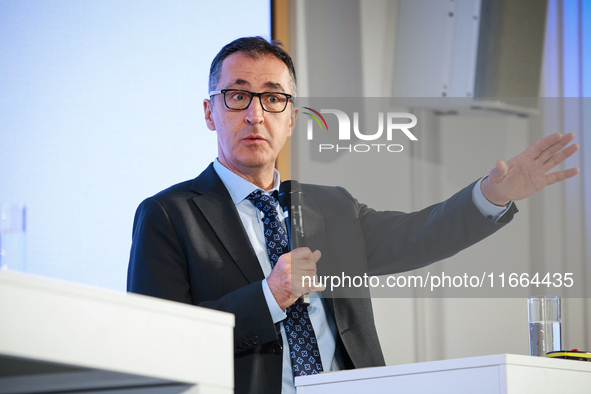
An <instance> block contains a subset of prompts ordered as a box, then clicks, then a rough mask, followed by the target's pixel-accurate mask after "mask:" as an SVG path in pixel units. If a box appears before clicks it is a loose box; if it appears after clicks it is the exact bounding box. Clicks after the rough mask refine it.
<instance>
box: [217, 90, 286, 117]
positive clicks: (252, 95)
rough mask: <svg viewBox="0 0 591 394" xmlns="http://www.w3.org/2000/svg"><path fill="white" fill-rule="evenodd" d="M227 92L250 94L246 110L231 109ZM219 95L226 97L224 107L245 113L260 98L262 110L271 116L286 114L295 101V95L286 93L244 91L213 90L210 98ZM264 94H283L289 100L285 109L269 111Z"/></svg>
mask: <svg viewBox="0 0 591 394" xmlns="http://www.w3.org/2000/svg"><path fill="white" fill-rule="evenodd" d="M226 92H244V93H248V94H250V101H249V102H248V104H247V105H246V107H244V108H241V109H236V108H231V107H230V106H229V105H228V103H227V102H226ZM218 94H221V95H223V96H224V105H225V106H226V108H228V109H231V110H232V111H244V110H246V109H248V107H250V104H252V99H253V98H254V97H258V98H259V103H260V104H261V108H262V109H263V111H265V112H269V113H271V114H280V113H282V112H285V110H286V109H287V104H288V103H289V101H290V100H291V102H292V103H293V99H294V97H293V95H291V94H287V93H284V92H261V93H255V92H251V91H248V90H243V89H222V90H212V91H211V92H209V97H210V98H211V96H215V95H218ZM263 94H281V95H283V96H285V97H286V98H287V100H286V101H285V107H284V108H283V109H282V110H281V111H269V110H268V109H266V108H265V106H264V105H263V101H262V96H263Z"/></svg>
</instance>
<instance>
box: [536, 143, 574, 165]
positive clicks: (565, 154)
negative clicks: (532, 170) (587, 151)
mask: <svg viewBox="0 0 591 394" xmlns="http://www.w3.org/2000/svg"><path fill="white" fill-rule="evenodd" d="M578 150H579V145H578V144H572V145H570V146H568V147H566V148H564V149H563V150H561V151H560V152H558V153H556V154H555V155H553V156H552V157H551V158H550V159H548V160H546V162H545V163H544V169H545V170H546V171H550V170H551V169H552V168H554V167H556V166H557V165H559V164H560V163H562V162H563V161H565V160H566V159H568V158H569V157H571V156H572V155H573V154H575V152H576V151H578Z"/></svg>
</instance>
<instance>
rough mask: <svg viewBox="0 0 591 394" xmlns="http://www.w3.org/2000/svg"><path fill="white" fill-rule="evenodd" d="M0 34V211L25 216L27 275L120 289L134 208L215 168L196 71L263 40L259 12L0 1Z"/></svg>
mask: <svg viewBox="0 0 591 394" xmlns="http://www.w3.org/2000/svg"><path fill="white" fill-rule="evenodd" d="M245 20H246V21H248V23H243V22H244V21H245ZM0 26H2V28H1V29H0V70H1V71H0V103H1V105H0V201H13V202H22V203H25V204H26V205H27V208H28V223H27V231H28V234H27V237H28V239H27V241H28V256H27V257H28V259H27V271H28V272H31V273H34V274H40V275H46V276H51V277H56V278H60V279H66V280H71V281H75V282H81V283H87V284H92V285H96V286H100V287H107V288H112V289H118V290H125V283H126V276H127V262H128V259H129V248H130V244H131V226H132V222H133V215H134V212H135V209H136V207H137V205H138V204H139V203H140V201H141V200H142V199H144V198H146V197H148V196H150V195H152V194H154V193H156V192H158V191H159V190H161V189H163V188H165V187H168V186H170V185H172V184H173V183H177V182H180V181H183V180H186V179H190V178H193V177H195V176H196V175H198V174H199V172H201V170H202V169H204V168H205V167H206V166H207V164H208V163H209V162H211V161H212V160H213V159H214V158H215V157H216V155H217V148H216V136H215V133H214V132H212V131H210V130H208V129H207V128H206V126H205V122H204V120H203V109H202V108H203V107H202V101H203V99H204V98H206V97H207V78H208V74H209V65H210V63H211V60H212V59H213V57H214V56H215V54H216V53H217V52H218V51H219V49H221V47H222V46H223V45H225V44H227V43H228V42H230V41H231V40H233V39H235V38H238V37H240V36H245V35H263V36H265V37H269V36H270V11H269V2H268V1H263V0H256V1H249V2H243V1H238V0H234V1H231V0H224V1H216V2H210V1H204V0H202V1H192V0H178V1H161V0H141V1H139V0H137V1H136V0H131V1H118V0H101V1H92V0H52V1H11V0H0Z"/></svg>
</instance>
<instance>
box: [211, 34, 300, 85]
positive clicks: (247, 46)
mask: <svg viewBox="0 0 591 394" xmlns="http://www.w3.org/2000/svg"><path fill="white" fill-rule="evenodd" d="M282 47H283V44H282V43H281V42H280V41H277V40H273V41H271V42H269V41H267V40H266V39H264V38H263V37H242V38H238V39H236V40H234V41H232V42H231V43H229V44H228V45H226V46H224V47H223V48H222V49H221V50H220V51H219V52H218V54H217V55H216V57H215V58H214V59H213V61H212V62H211V67H210V69H209V91H210V92H211V91H213V90H216V87H217V85H218V82H219V81H220V74H221V72H222V63H223V62H224V59H226V58H227V57H228V56H230V55H231V54H233V53H235V52H241V53H244V54H245V55H247V56H250V57H251V58H253V59H260V58H261V57H263V56H265V55H273V56H275V57H276V58H278V59H279V60H281V61H282V62H283V63H284V64H285V65H286V66H287V69H288V70H289V76H290V78H291V85H292V86H291V89H292V91H293V95H294V96H295V95H296V72H295V68H294V66H293V61H292V60H291V56H289V54H288V53H287V52H286V51H285V50H284V49H283V48H282Z"/></svg>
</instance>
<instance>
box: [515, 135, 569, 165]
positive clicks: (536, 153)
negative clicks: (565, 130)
mask: <svg viewBox="0 0 591 394" xmlns="http://www.w3.org/2000/svg"><path fill="white" fill-rule="evenodd" d="M562 138H563V136H562V134H560V133H554V134H550V135H549V136H547V137H544V138H542V139H541V140H538V141H536V142H534V143H533V144H532V145H530V147H529V148H527V149H526V150H525V152H523V153H525V154H526V155H527V156H528V157H530V158H532V159H536V160H538V159H541V156H540V155H542V154H544V152H545V151H546V150H547V149H549V148H551V147H552V146H554V145H555V144H556V143H558V142H559V141H560V140H561V139H562Z"/></svg>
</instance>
